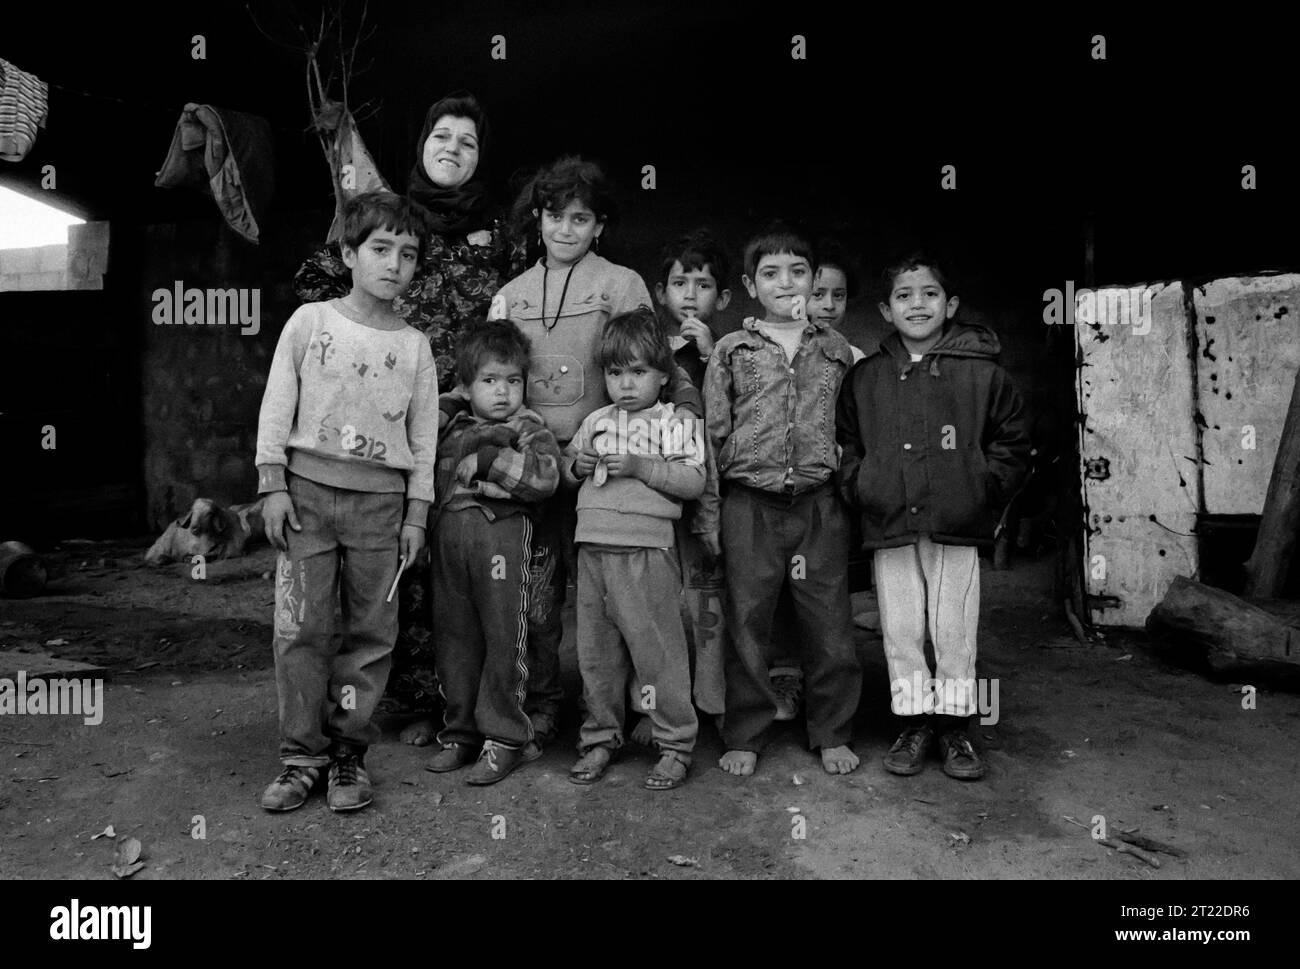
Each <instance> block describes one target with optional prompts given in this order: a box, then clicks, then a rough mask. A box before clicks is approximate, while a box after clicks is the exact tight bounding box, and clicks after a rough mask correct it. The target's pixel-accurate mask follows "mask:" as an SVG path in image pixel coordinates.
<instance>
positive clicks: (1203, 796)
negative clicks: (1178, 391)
mask: <svg viewBox="0 0 1300 969" xmlns="http://www.w3.org/2000/svg"><path fill="white" fill-rule="evenodd" d="M142 551H143V546H127V545H112V544H103V543H75V544H73V543H70V544H66V545H64V546H63V547H62V548H61V549H59V550H56V551H55V552H53V553H52V554H50V555H48V556H47V557H46V558H47V561H48V562H49V563H50V564H51V566H52V567H53V569H54V571H55V572H56V574H57V573H62V574H61V575H58V577H57V578H55V579H53V580H52V582H51V586H50V590H49V591H50V594H49V595H46V596H44V597H42V598H39V599H31V600H22V601H6V600H0V648H10V649H21V650H25V651H45V652H49V653H53V654H54V655H56V656H60V657H62V658H66V659H75V660H81V661H84V662H89V663H94V664H96V665H99V666H103V667H105V668H106V670H107V672H106V674H105V677H106V681H107V682H106V685H105V692H104V706H105V715H104V719H103V723H102V724H100V725H98V726H86V725H84V724H83V723H82V720H81V718H80V717H72V716H59V717H53V716H21V715H14V716H4V717H0V772H2V777H0V831H2V832H3V833H4V837H3V838H0V877H3V878H34V877H51V878H66V879H102V878H113V877H114V876H113V875H112V874H111V872H110V866H111V864H112V862H113V855H114V846H113V843H112V839H110V838H100V839H96V840H92V836H93V835H95V834H97V833H99V832H101V831H103V830H104V829H105V827H106V826H108V825H112V826H113V827H114V829H115V831H116V833H117V834H118V835H130V836H133V837H135V838H138V839H139V840H140V841H141V842H142V844H143V855H142V859H141V860H143V861H144V862H146V866H145V868H144V869H143V870H141V871H139V873H138V874H136V875H135V876H134V877H135V878H136V879H158V878H244V879H269V878H336V877H337V878H433V879H438V878H458V877H473V878H533V877H555V878H877V877H885V878H914V877H921V878H1070V879H1109V878H1121V879H1134V880H1163V879H1184V878H1247V877H1263V878H1294V877H1297V876H1298V875H1300V838H1297V837H1296V836H1295V834H1294V828H1293V825H1294V816H1295V805H1296V803H1297V794H1298V793H1300V780H1298V779H1297V775H1296V757H1295V750H1296V746H1295V744H1296V741H1297V737H1300V720H1298V719H1297V718H1300V697H1297V696H1295V695H1292V694H1287V693H1275V692H1269V691H1267V690H1263V689H1261V690H1260V692H1259V694H1258V696H1257V703H1256V709H1254V710H1245V709H1243V706H1242V696H1241V693H1240V690H1239V687H1234V685H1233V684H1230V683H1227V682H1223V681H1217V682H1216V681H1214V680H1211V679H1209V678H1206V677H1204V676H1202V675H1200V674H1199V673H1196V672H1192V671H1189V670H1187V669H1183V668H1179V667H1176V666H1172V665H1170V664H1169V663H1168V662H1166V661H1165V659H1163V658H1162V657H1161V656H1158V655H1157V654H1155V653H1153V652H1151V651H1150V650H1149V649H1148V648H1147V647H1146V645H1145V643H1144V641H1143V639H1142V638H1141V637H1140V636H1137V635H1118V634H1111V635H1109V636H1108V637H1107V638H1106V640H1105V642H1098V643H1097V644H1095V645H1093V646H1089V647H1082V646H1078V645H1076V644H1075V643H1074V640H1073V639H1071V638H1070V637H1069V635H1068V631H1067V629H1066V627H1065V623H1064V621H1063V619H1062V617H1061V612H1060V609H1059V608H1058V607H1057V606H1055V605H1054V604H1053V602H1052V598H1051V575H1052V563H1051V561H1050V559H1042V560H1039V561H1036V562H1035V561H1023V562H1021V563H1018V564H1017V565H1016V567H1015V568H1014V569H1013V570H1011V571H1009V572H994V571H990V570H989V568H988V565H987V563H985V569H984V572H983V578H982V581H983V612H982V623H981V638H980V643H979V649H980V665H981V668H980V675H981V676H983V677H996V678H997V679H998V681H999V693H998V696H999V710H998V712H999V715H1000V719H999V720H998V722H997V723H996V724H991V725H986V726H980V727H979V728H978V729H977V731H976V733H977V743H978V744H979V745H980V746H982V747H983V749H984V751H985V753H986V755H987V763H988V767H989V770H988V775H987V777H986V778H985V779H984V780H983V781H982V782H978V783H961V782H958V781H954V780H950V779H949V778H947V777H945V776H944V775H943V773H942V772H941V770H940V769H939V766H938V764H937V763H932V764H931V765H930V766H928V767H927V770H926V771H925V772H924V773H923V774H921V775H919V776H916V777H912V778H900V777H894V776H892V775H890V774H888V773H886V772H885V771H884V769H883V768H882V767H881V763H880V760H881V756H882V755H883V754H884V752H885V751H886V749H887V748H888V746H889V744H890V742H891V741H892V740H893V737H892V736H891V734H890V732H889V731H890V726H889V719H888V706H889V688H888V678H887V676H886V673H885V664H884V658H883V654H882V651H881V644H880V640H879V638H878V637H873V636H870V635H868V634H866V633H862V632H860V633H859V636H860V639H859V647H860V650H861V654H862V658H863V662H864V665H865V670H866V678H865V685H864V691H863V695H864V697H865V698H866V701H865V702H864V703H863V706H862V709H861V710H860V711H859V720H858V724H857V732H856V741H855V745H856V748H857V751H858V753H859V754H860V755H861V756H862V758H863V764H862V767H861V768H859V770H858V771H857V772H855V773H854V774H851V775H848V776H844V777H831V776H828V775H826V774H825V773H823V772H822V770H821V768H820V765H819V762H818V760H816V759H815V757H814V755H812V754H810V753H809V752H808V751H806V750H805V749H804V748H803V736H802V730H801V729H800V728H798V727H797V726H796V725H794V724H790V725H787V728H788V729H787V730H786V732H784V733H782V734H781V735H780V736H779V738H778V740H777V742H776V743H775V744H774V745H773V746H772V747H771V748H769V750H768V751H767V752H766V753H765V754H764V755H763V756H762V757H761V758H760V761H759V770H758V773H757V774H756V775H755V776H754V777H752V778H748V779H741V778H733V777H730V776H728V775H726V774H724V773H723V772H722V771H721V770H719V769H718V768H717V766H716V765H717V758H718V756H719V754H720V753H721V748H720V742H719V739H718V736H717V733H716V732H715V731H714V729H713V727H712V725H711V724H709V725H708V726H705V727H704V728H703V733H702V737H701V743H700V747H699V750H698V753H697V759H696V765H695V767H694V768H693V769H692V772H691V776H690V779H689V781H688V782H687V784H686V785H685V786H684V787H682V788H680V789H678V790H675V791H668V792H651V791H646V790H644V789H643V788H642V786H641V782H642V779H643V777H644V775H645V772H646V771H647V770H648V768H649V765H650V762H651V761H650V757H649V755H648V754H646V753H642V752H636V751H635V750H634V749H632V748H629V749H628V752H627V753H625V755H624V756H623V757H622V759H620V760H619V761H617V762H616V763H615V765H614V767H613V768H612V769H611V770H610V773H609V774H608V775H607V777H606V779H605V781H604V782H603V783H601V784H599V785H596V786H594V787H589V788H582V787H577V786H575V785H573V784H570V783H569V782H568V780H567V771H568V768H569V766H570V764H571V763H572V760H573V758H574V753H573V745H574V742H575V739H576V733H577V724H576V719H575V718H576V712H575V711H574V710H573V708H570V709H569V710H568V711H567V712H568V713H569V717H568V720H567V722H566V724H565V728H566V729H565V730H564V732H563V734H562V735H561V738H560V740H559V742H557V743H556V744H555V745H554V746H553V747H551V748H549V749H548V750H547V752H546V754H545V756H544V757H543V758H542V759H541V760H540V761H538V762H536V763H535V764H532V765H529V766H527V767H525V768H523V769H521V770H520V771H519V772H517V773H516V774H514V775H512V776H511V777H509V778H507V779H506V780H505V781H504V782H502V783H500V784H498V785H496V786H494V787H490V788H470V787H466V786H465V785H464V784H463V782H462V780H461V779H460V778H461V777H463V775H457V774H453V775H435V774H431V773H429V772H428V771H426V770H424V769H423V768H424V764H425V762H426V761H427V759H428V757H429V751H428V749H427V748H425V749H419V748H414V747H408V746H406V745H404V744H402V743H400V742H399V741H398V739H397V731H398V729H399V728H400V726H401V725H402V724H401V723H400V722H387V723H386V724H385V726H386V729H385V735H384V739H383V741H382V742H381V743H380V744H379V745H377V746H376V747H374V748H372V750H371V752H370V754H369V756H368V758H367V765H368V767H369V768H370V771H371V775H372V777H373V779H374V780H375V781H376V783H377V797H376V802H375V804H374V806H373V807H372V808H371V809H369V810H367V811H363V812H360V813H359V814H356V815H351V816H343V815H335V814H332V813H331V812H330V811H329V810H328V808H327V807H326V806H325V800H324V797H323V796H317V795H313V797H312V799H311V800H310V801H309V802H308V804H307V805H306V806H305V807H303V808H302V809H300V810H298V811H296V812H293V813H291V814H287V815H271V814H267V813H265V812H263V811H262V810H261V809H260V808H259V807H258V805H257V798H258V796H259V794H260V792H261V790H262V788H263V787H264V786H265V785H266V783H267V782H269V781H270V780H271V778H272V777H273V776H274V775H275V773H276V771H277V769H278V765H277V759H276V694H275V683H274V678H273V670H272V664H271V655H270V639H271V630H270V624H269V620H270V616H271V602H272V597H273V590H272V584H271V580H270V578H269V570H270V569H271V568H272V564H273V560H272V554H271V552H270V551H269V550H265V549H263V550H261V551H259V552H257V553H256V554H254V555H252V556H250V557H248V558H245V559H239V560H234V561H230V562H217V563H210V564H209V566H208V574H207V578H206V579H205V580H203V581H196V580H194V579H191V577H190V567H189V566H188V565H172V566H166V567H163V568H158V569H151V568H147V567H145V566H143V565H142V564H140V553H141V552H142ZM50 640H65V641H66V642H64V643H62V644H57V643H56V644H54V645H46V644H47V643H49V641H50ZM563 659H564V662H565V665H566V677H567V684H568V687H569V689H570V692H573V691H576V686H577V677H576V670H575V657H574V654H573V645H572V614H571V613H570V615H569V621H568V622H567V623H566V643H565V653H564V657H563ZM1094 815H1103V816H1104V817H1105V819H1106V823H1107V825H1108V827H1109V828H1110V832H1111V833H1113V832H1114V831H1115V830H1127V829H1131V828H1137V829H1140V832H1141V833H1142V834H1145V835H1147V836H1149V837H1152V838H1157V839H1159V840H1161V841H1165V842H1168V843H1171V844H1173V845H1176V846H1178V847H1180V848H1182V849H1184V850H1185V851H1186V852H1187V857H1186V859H1182V860H1179V859H1175V858H1172V857H1167V856H1161V858H1162V867H1161V868H1160V869H1159V870H1156V869H1153V868H1150V867H1148V866H1147V865H1145V864H1143V863H1142V862H1141V861H1138V860H1137V859H1135V858H1133V857H1131V856H1128V855H1117V854H1116V853H1114V852H1112V851H1111V850H1109V849H1108V848H1106V847H1104V846H1101V845H1098V844H1096V843H1094V842H1093V841H1092V839H1091V837H1090V835H1089V832H1088V831H1087V830H1084V828H1081V827H1077V826H1075V825H1073V824H1070V823H1069V822H1067V821H1065V820H1064V817H1065V816H1070V817H1073V818H1075V819H1077V820H1078V821H1080V822H1083V823H1084V824H1089V823H1090V822H1091V819H1092V818H1093V816H1094ZM196 816H201V817H202V826H203V827H204V828H205V829H206V830H205V832H204V833H205V834H206V837H204V838H195V837H193V836H192V835H193V834H194V833H195V832H196V831H197V829H198V827H199V825H198V822H197V820H196ZM799 834H803V835H804V837H802V838H801V837H798V836H797V835H799ZM671 856H677V859H678V862H687V863H674V862H673V861H670V860H669V859H670V857H671Z"/></svg>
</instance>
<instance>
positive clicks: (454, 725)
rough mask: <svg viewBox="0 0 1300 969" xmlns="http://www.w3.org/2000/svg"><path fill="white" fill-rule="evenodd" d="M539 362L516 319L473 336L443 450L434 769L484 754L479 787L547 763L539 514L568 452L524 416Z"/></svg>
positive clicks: (437, 522) (437, 533)
mask: <svg viewBox="0 0 1300 969" xmlns="http://www.w3.org/2000/svg"><path fill="white" fill-rule="evenodd" d="M530 352H531V348H530V347H529V341H528V338H527V337H526V336H524V335H523V334H522V333H521V332H519V329H518V328H517V327H516V326H515V325H514V324H513V323H511V322H509V321H508V320H501V321H495V322H491V323H481V324H478V325H477V326H474V327H472V328H471V329H469V330H467V331H466V332H465V333H464V334H463V335H462V336H461V338H460V340H459V341H458V343H457V347H456V372H457V376H458V377H459V380H460V386H461V388H462V390H463V392H464V394H465V395H466V396H467V397H468V399H469V410H468V411H460V412H459V413H457V414H456V415H455V416H454V417H452V418H451V420H450V421H449V422H448V424H447V426H446V428H445V429H444V430H443V432H442V436H441V439H440V440H439V443H438V473H437V481H436V487H437V492H438V495H439V501H438V508H437V513H436V515H435V519H434V525H433V535H432V537H431V540H430V545H431V548H432V553H433V568H432V584H433V589H432V595H431V596H430V597H429V599H430V602H431V604H432V611H433V615H432V616H431V617H430V619H431V627H432V628H433V631H434V637H433V640H434V657H435V659H434V665H435V668H436V670H437V673H438V682H439V684H440V689H441V692H442V696H443V699H444V700H445V701H446V709H445V713H444V721H443V722H444V727H443V729H442V731H441V732H440V733H439V734H438V743H439V744H440V745H441V750H439V751H438V753H437V754H435V755H434V757H433V760H432V762H431V763H430V764H429V770H431V771H435V772H439V773H441V772H443V771H451V770H455V769H457V768H459V767H462V766H464V765H465V764H467V763H469V761H470V760H471V759H473V757H474V756H475V754H477V755H478V763H477V764H475V765H474V768H473V770H471V771H470V773H469V776H468V777H467V778H466V783H469V784H495V783H496V782H497V781H499V780H502V779H504V778H505V777H506V776H508V775H509V774H510V772H511V771H513V770H514V769H515V768H516V767H518V766H519V765H520V764H521V763H523V762H524V761H527V760H532V759H535V758H536V757H537V756H539V755H540V754H541V751H540V749H538V747H537V745H536V744H533V743H532V740H533V728H532V724H531V723H530V722H529V719H528V715H527V714H526V713H525V712H524V697H525V694H526V692H527V687H528V663H527V647H528V611H529V605H530V599H529V578H530V574H529V566H530V564H531V561H532V540H533V527H534V524H535V520H536V516H537V509H538V506H539V505H540V503H541V502H542V501H543V500H545V499H546V498H549V497H550V496H551V495H552V494H553V493H554V492H555V488H556V486H557V485H558V484H559V481H560V469H559V460H560V449H559V448H558V447H557V446H556V443H555V437H554V435H552V434H551V432H550V431H548V430H547V429H546V426H545V424H543V423H542V419H541V418H540V417H539V416H538V415H537V414H536V413H534V412H533V411H530V410H528V409H527V408H525V407H524V406H523V401H524V388H525V386H526V385H527V382H528V361H529V354H530Z"/></svg>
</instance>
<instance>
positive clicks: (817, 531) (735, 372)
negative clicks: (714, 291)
mask: <svg viewBox="0 0 1300 969" xmlns="http://www.w3.org/2000/svg"><path fill="white" fill-rule="evenodd" d="M813 269H814V257H813V252H812V247H811V246H810V245H809V244H808V243H807V241H806V240H805V239H803V238H802V237H801V236H799V235H798V234H796V233H794V232H792V231H790V230H789V229H787V228H785V227H782V226H773V227H771V228H769V229H768V230H767V231H765V232H764V233H762V234H761V235H759V236H757V237H756V238H754V239H752V240H750V242H749V244H748V245H747V246H746V247H745V276H744V277H743V282H744V284H745V288H746V289H747V290H748V291H749V295H750V296H751V297H753V298H755V299H757V300H758V302H759V304H760V305H761V306H762V308H763V318H762V319H755V318H753V317H751V318H749V319H746V320H745V322H744V324H743V326H742V328H741V329H740V330H738V331H736V332H735V333H729V334H727V335H726V336H724V337H723V338H722V339H721V340H719V341H718V343H717V345H716V347H715V348H714V351H713V356H712V357H711V359H710V360H709V367H708V371H707V372H706V374H705V378H704V401H705V404H704V411H705V414H706V415H707V417H706V421H707V426H708V431H709V438H710V442H711V443H712V444H713V446H714V450H715V452H716V453H717V455H718V475H719V477H720V478H721V480H722V550H723V555H724V557H725V559H726V561H727V562H728V563H730V564H731V565H730V567H728V568H727V570H726V577H727V604H726V622H727V628H728V630H729V631H730V633H731V636H730V643H729V645H728V648H727V659H726V680H727V712H726V716H725V718H724V723H723V730H722V736H723V742H724V743H725V745H726V748H727V751H726V753H725V754H723V756H722V760H721V761H720V762H719V765H720V766H721V767H722V769H723V770H725V771H727V772H728V773H730V774H737V775H741V776H744V775H748V774H752V773H753V772H754V765H755V764H756V762H757V760H758V754H759V752H760V751H761V750H762V749H763V747H764V745H765V744H766V743H767V740H768V739H769V735H770V733H771V730H772V724H773V723H774V722H775V720H776V719H777V713H778V709H779V706H778V705H779V698H778V696H777V695H776V692H775V691H774V690H773V686H772V681H771V679H770V677H769V674H770V670H771V666H772V661H773V660H774V659H775V655H774V653H775V647H774V645H773V642H772V619H773V614H774V611H775V607H776V602H777V599H778V598H779V596H780V593H781V591H782V589H783V587H787V585H788V588H789V590H790V594H791V598H792V600H793V602H794V611H795V615H796V617H797V626H798V633H799V641H800V651H801V654H802V656H801V659H802V666H803V670H804V675H805V678H806V704H807V720H808V742H809V745H810V746H811V747H812V748H813V749H820V750H821V757H822V766H823V767H824V768H825V769H826V771H827V772H828V773H831V774H847V773H849V772H850V771H852V770H854V769H855V768H857V766H858V757H857V755H856V754H855V753H853V751H852V750H850V749H849V740H850V739H851V736H852V721H853V714H854V711H855V710H856V709H857V705H858V696H859V693H860V691H861V686H862V669H861V667H860V666H859V665H858V661H857V657H856V655H855V653H854V650H853V631H852V618H851V616H850V611H849V588H848V552H849V550H848V534H849V529H848V519H847V516H846V514H845V511H844V509H843V507H842V506H841V505H840V501H839V498H838V497H837V496H836V494H835V490H834V483H833V480H832V476H833V475H834V473H835V471H836V468H837V466H838V460H837V457H836V449H835V399H836V395H837V394H838V393H839V389H840V381H841V380H843V378H844V375H845V374H846V373H847V372H848V369H849V367H850V366H851V365H852V363H853V356H852V351H851V350H850V348H849V343H848V341H847V340H845V339H844V337H843V336H841V335H840V334H839V333H837V332H836V331H835V330H834V329H833V328H831V327H830V326H828V325H827V324H826V323H824V322H822V321H820V320H817V319H810V318H809V316H808V313H807V303H808V299H809V296H810V295H811V292H812V281H813Z"/></svg>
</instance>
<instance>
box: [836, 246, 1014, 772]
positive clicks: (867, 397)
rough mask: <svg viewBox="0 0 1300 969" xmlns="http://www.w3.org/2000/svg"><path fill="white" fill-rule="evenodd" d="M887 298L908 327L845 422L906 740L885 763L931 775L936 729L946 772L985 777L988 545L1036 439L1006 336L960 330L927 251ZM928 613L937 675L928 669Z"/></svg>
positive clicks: (897, 320)
mask: <svg viewBox="0 0 1300 969" xmlns="http://www.w3.org/2000/svg"><path fill="white" fill-rule="evenodd" d="M885 291H886V292H887V293H888V294H889V296H888V302H884V303H881V304H880V311H881V313H882V314H883V315H884V317H885V319H887V320H889V322H891V323H892V324H893V325H894V328H895V329H896V331H897V332H896V333H894V334H891V335H890V336H888V337H886V338H885V340H883V341H882V342H881V345H880V349H879V350H877V351H876V352H875V353H874V354H872V355H871V356H869V357H867V358H866V359H864V360H862V361H861V362H860V363H858V364H857V365H856V366H854V368H853V370H852V371H850V373H849V375H848V376H847V377H846V378H845V380H844V385H843V388H842V390H841V392H840V399H839V404H838V407H837V414H836V439H837V440H838V442H839V444H840V446H841V447H842V448H843V456H842V459H841V462H840V470H839V475H838V479H839V486H840V493H841V495H842V496H843V497H844V500H845V501H846V502H848V503H849V505H850V506H852V507H853V508H855V509H857V510H858V512H859V513H860V514H861V518H862V535H863V547H864V548H865V549H874V575H875V582H876V588H877V590H878V595H879V601H880V624H881V630H882V632H883V635H884V640H885V655H886V658H887V660H888V664H889V677H890V684H891V685H890V689H891V692H892V694H893V702H892V707H893V712H894V714H895V716H896V717H897V718H898V720H899V725H900V729H901V732H900V734H899V737H898V740H897V742H895V744H894V745H893V747H891V748H890V750H889V752H888V753H887V754H886V755H885V761H884V766H885V769H886V770H888V771H890V772H892V773H895V774H902V775H910V774H916V773H918V772H919V771H920V770H921V769H922V766H923V762H924V757H925V753H926V749H927V748H928V746H929V744H930V742H931V739H932V738H933V736H934V735H935V734H936V733H937V734H938V735H939V740H940V746H941V748H942V754H943V769H944V772H945V773H946V774H948V775H949V776H950V777H956V778H959V779H963V780H975V779H978V778H980V777H982V776H983V774H984V765H983V763H982V762H981V760H980V757H979V755H978V753H977V752H976V751H975V749H974V747H973V746H972V745H971V742H970V737H969V733H968V726H969V721H970V717H971V716H972V715H973V714H974V713H975V710H976V707H975V636H976V631H977V627H978V625H979V588H980V583H979V580H980V572H979V558H978V554H977V546H980V545H991V544H992V543H993V538H994V531H995V525H996V523H997V521H998V516H999V515H1000V513H1001V512H1002V510H1003V509H1004V508H1005V507H1006V505H1007V504H1008V503H1009V502H1010V500H1011V498H1012V497H1013V496H1014V495H1015V493H1016V491H1017V489H1018V488H1019V487H1020V485H1021V483H1022V482H1023V481H1024V477H1025V474H1026V471H1027V468H1028V461H1029V446H1030V445H1029V434H1028V430H1027V426H1026V422H1025V419H1024V410H1023V405H1022V403H1021V399H1020V395H1019V394H1018V393H1017V392H1016V389H1015V387H1014V386H1012V384H1011V380H1010V378H1009V377H1008V376H1007V373H1006V371H1005V370H1003V369H1002V368H1001V367H1000V366H999V365H998V363H997V356H998V353H999V350H1000V346H999V344H998V338H997V336H996V335H994V334H993V332H992V331H990V330H988V329H986V328H985V327H982V326H964V325H960V324H956V323H954V322H953V319H952V318H953V316H954V314H955V313H956V312H957V305H958V298H957V296H956V295H955V294H953V293H952V292H951V290H950V287H949V285H948V283H947V280H946V278H945V276H944V274H943V271H942V269H941V268H940V267H939V266H938V264H937V263H936V262H935V261H934V260H933V259H930V258H929V257H927V256H925V255H924V254H914V255H912V256H909V257H908V258H906V259H904V260H901V261H900V262H898V263H896V264H895V265H893V266H891V267H890V268H889V269H887V270H886V273H885ZM927 617H928V619H929V623H930V637H931V639H932V640H933V642H934V654H935V664H936V669H935V672H934V676H933V677H931V676H930V671H929V668H928V666H927V664H926V661H925V654H924V649H925V633H926V620H927Z"/></svg>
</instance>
